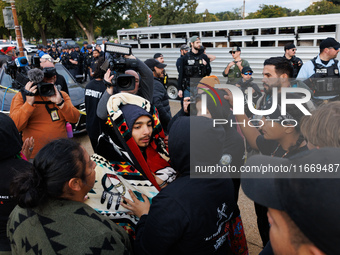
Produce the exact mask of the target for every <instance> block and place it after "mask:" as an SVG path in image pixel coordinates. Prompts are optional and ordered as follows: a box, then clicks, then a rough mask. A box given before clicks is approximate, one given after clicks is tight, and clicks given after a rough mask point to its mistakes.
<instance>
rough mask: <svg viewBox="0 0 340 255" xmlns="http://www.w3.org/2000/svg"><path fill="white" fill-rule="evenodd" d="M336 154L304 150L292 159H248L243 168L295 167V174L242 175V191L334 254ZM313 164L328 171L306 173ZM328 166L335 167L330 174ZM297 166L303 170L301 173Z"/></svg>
mask: <svg viewBox="0 0 340 255" xmlns="http://www.w3.org/2000/svg"><path fill="white" fill-rule="evenodd" d="M339 153H340V148H321V149H314V150H310V151H305V152H303V153H301V154H298V155H297V156H295V157H294V158H291V159H285V158H279V157H270V156H263V155H256V156H253V157H250V158H249V159H248V160H247V163H246V164H245V166H250V167H260V166H264V165H266V166H273V167H275V166H277V167H280V166H281V167H287V168H289V167H291V166H292V167H293V168H294V166H296V167H297V171H296V173H291V174H289V173H285V174H284V175H283V174H282V175H281V174H280V173H275V174H273V175H261V174H258V173H257V176H258V177H259V179H257V178H250V176H251V175H252V174H249V175H248V174H247V175H246V174H245V173H242V181H241V184H242V189H243V191H244V193H245V194H246V195H247V196H248V197H249V198H250V199H252V200H254V201H255V202H256V203H259V204H261V205H263V206H266V207H270V208H273V209H277V210H281V211H284V212H286V213H287V214H288V215H289V217H290V218H291V219H292V220H293V221H294V223H295V224H296V225H297V226H298V228H299V229H300V230H301V231H302V233H303V234H304V235H305V236H306V237H307V238H308V239H309V240H310V241H311V242H312V243H313V244H314V245H315V246H316V247H318V248H319V249H320V250H322V251H323V252H324V253H326V254H337V253H338V250H339V248H338V245H337V239H338V236H339V235H340V218H339V213H338V211H339V209H340V196H339V192H340V178H339V177H340V172H339V171H337V170H335V167H334V166H335V165H336V164H338V163H339V155H340V154H339ZM313 165H314V166H315V168H314V170H316V169H317V168H316V166H318V165H319V166H321V169H327V170H329V171H328V172H325V171H321V172H320V173H317V171H309V172H308V173H307V170H306V169H307V168H308V169H309V170H313V168H312V166H313ZM330 165H331V166H333V167H334V169H333V171H332V170H331V168H330ZM300 166H302V169H305V170H306V171H304V172H303V173H300ZM322 167H325V168H322ZM292 172H294V171H292ZM253 177H255V176H253ZM266 177H269V178H266ZM272 177H274V178H272ZM279 177H284V178H279ZM293 177H294V178H293ZM320 220H321V222H322V223H321V224H320Z"/></svg>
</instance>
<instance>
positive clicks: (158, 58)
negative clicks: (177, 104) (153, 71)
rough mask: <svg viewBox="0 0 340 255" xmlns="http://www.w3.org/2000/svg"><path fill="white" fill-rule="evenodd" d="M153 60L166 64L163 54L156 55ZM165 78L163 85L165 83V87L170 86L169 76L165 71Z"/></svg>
mask: <svg viewBox="0 0 340 255" xmlns="http://www.w3.org/2000/svg"><path fill="white" fill-rule="evenodd" d="M153 58H154V59H156V60H157V61H158V62H159V63H161V64H164V57H163V54H162V53H156V54H155V55H154V56H153ZM163 76H164V77H163V78H162V83H163V85H164V86H167V85H168V79H169V76H168V74H167V73H166V71H165V69H163Z"/></svg>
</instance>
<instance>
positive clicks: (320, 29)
mask: <svg viewBox="0 0 340 255" xmlns="http://www.w3.org/2000/svg"><path fill="white" fill-rule="evenodd" d="M335 31H336V26H335V25H319V26H318V32H319V33H322V32H335Z"/></svg>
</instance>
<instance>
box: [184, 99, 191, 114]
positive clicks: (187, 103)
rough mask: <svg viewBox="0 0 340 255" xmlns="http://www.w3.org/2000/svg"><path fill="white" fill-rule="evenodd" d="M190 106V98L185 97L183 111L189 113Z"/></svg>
mask: <svg viewBox="0 0 340 255" xmlns="http://www.w3.org/2000/svg"><path fill="white" fill-rule="evenodd" d="M189 104H190V97H185V98H184V99H183V111H184V112H185V113H188V106H189Z"/></svg>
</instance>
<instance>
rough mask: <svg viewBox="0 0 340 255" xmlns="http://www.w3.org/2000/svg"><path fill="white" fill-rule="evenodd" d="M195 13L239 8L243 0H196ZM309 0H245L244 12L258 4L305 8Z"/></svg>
mask: <svg viewBox="0 0 340 255" xmlns="http://www.w3.org/2000/svg"><path fill="white" fill-rule="evenodd" d="M197 2H198V7H197V9H196V12H197V13H201V12H204V11H205V9H208V10H209V12H210V13H216V12H223V11H232V10H233V9H234V8H239V7H241V6H242V5H243V0H197ZM310 3H311V0H282V1H273V0H246V13H249V12H254V11H256V10H258V9H259V5H261V4H267V5H275V4H276V5H279V6H282V7H286V8H289V9H292V10H296V9H299V10H303V9H305V8H307V7H308V6H309V5H310Z"/></svg>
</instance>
